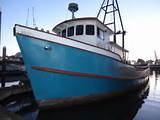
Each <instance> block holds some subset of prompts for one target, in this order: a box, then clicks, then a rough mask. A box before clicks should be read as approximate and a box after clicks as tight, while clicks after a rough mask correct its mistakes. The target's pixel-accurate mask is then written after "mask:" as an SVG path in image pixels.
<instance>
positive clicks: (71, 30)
mask: <svg viewBox="0 0 160 120" xmlns="http://www.w3.org/2000/svg"><path fill="white" fill-rule="evenodd" d="M73 35H74V26H72V27H69V28H68V31H67V36H68V37H70V36H73Z"/></svg>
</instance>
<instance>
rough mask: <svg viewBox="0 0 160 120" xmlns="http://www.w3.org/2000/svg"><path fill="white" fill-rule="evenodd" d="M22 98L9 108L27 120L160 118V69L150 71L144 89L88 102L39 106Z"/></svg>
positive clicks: (156, 119)
mask: <svg viewBox="0 0 160 120" xmlns="http://www.w3.org/2000/svg"><path fill="white" fill-rule="evenodd" d="M23 99H24V101H23V100H22V101H19V102H12V104H10V105H8V106H7V109H8V110H9V111H12V112H16V113H18V114H19V115H21V116H23V118H24V119H25V120H44V119H45V120H47V119H48V120H51V119H54V120H160V114H159V111H160V72H157V71H156V72H155V71H153V72H151V75H150V80H149V84H148V86H146V87H145V88H144V89H143V90H140V91H136V92H132V93H130V94H127V95H125V96H121V97H118V98H116V99H110V100H104V101H100V102H97V103H92V104H87V105H79V106H72V107H67V108H48V109H38V108H37V107H36V106H34V105H31V104H29V103H27V102H25V100H27V99H25V98H23Z"/></svg>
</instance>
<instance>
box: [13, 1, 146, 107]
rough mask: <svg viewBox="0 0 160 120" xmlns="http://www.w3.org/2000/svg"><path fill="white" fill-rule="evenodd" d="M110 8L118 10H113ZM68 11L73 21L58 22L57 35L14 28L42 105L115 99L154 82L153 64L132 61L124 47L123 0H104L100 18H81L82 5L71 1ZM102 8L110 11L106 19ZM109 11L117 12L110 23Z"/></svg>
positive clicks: (37, 97) (21, 27) (38, 99)
mask: <svg viewBox="0 0 160 120" xmlns="http://www.w3.org/2000/svg"><path fill="white" fill-rule="evenodd" d="M110 2H111V3H112V4H110ZM109 7H112V8H113V11H107V8H109ZM68 9H69V10H70V11H71V12H72V19H69V20H66V21H63V22H61V23H59V24H57V25H56V26H55V27H54V28H53V33H50V32H49V31H44V30H38V29H37V28H31V27H27V26H24V25H19V24H16V25H15V27H14V35H15V36H16V39H17V41H18V44H19V47H20V50H21V53H22V56H23V59H24V63H25V66H26V70H27V74H28V77H29V79H30V82H31V86H32V89H33V93H34V96H35V99H36V101H37V103H38V105H39V106H40V107H43V106H49V105H52V106H61V105H62V106H63V105H71V104H81V103H87V102H91V101H97V100H100V99H104V98H111V97H115V96H118V95H121V94H123V93H126V92H128V91H131V90H133V89H136V88H138V87H140V86H142V85H144V84H146V83H147V82H148V68H144V67H143V68H142V67H138V66H134V65H131V64H129V63H128V60H127V54H128V50H126V49H125V48H124V35H125V33H126V32H125V31H124V28H123V24H122V19H121V16H120V11H119V6H118V3H117V0H111V1H110V0H107V1H106V0H104V1H103V3H102V6H101V8H100V10H99V12H98V15H97V17H85V18H75V16H74V12H76V11H77V10H78V5H77V4H76V3H70V4H69V7H68ZM108 10H109V9H108ZM102 11H103V12H104V13H105V15H104V19H103V20H100V19H99V16H100V15H101V14H102ZM108 13H112V14H113V18H114V19H113V20H114V21H113V22H112V23H108V24H106V19H105V18H106V15H107V14H108ZM116 14H118V15H119V18H120V23H121V26H122V31H118V32H117V31H116V22H115V15H116ZM109 25H113V27H114V29H113V30H112V29H111V27H109ZM117 35H121V36H122V37H121V38H122V46H120V45H118V44H117V43H116V36H117ZM111 39H113V40H111Z"/></svg>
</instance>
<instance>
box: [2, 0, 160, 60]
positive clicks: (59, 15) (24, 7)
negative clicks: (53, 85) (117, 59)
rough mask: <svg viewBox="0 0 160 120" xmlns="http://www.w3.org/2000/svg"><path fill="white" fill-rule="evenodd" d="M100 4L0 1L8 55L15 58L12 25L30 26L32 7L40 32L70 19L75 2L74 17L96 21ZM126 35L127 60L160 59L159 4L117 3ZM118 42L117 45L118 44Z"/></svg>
mask: <svg viewBox="0 0 160 120" xmlns="http://www.w3.org/2000/svg"><path fill="white" fill-rule="evenodd" d="M102 1H103V0H0V7H1V8H2V42H1V46H7V53H8V55H12V54H15V53H16V52H18V51H19V47H18V44H17V41H16V39H15V37H14V36H13V27H14V25H15V24H23V25H25V24H26V19H27V11H28V8H29V9H30V12H29V19H28V24H29V25H30V26H32V24H33V22H32V7H34V8H35V21H36V25H37V26H38V27H39V28H44V29H46V30H50V31H51V29H52V28H53V27H54V26H55V25H56V24H58V23H59V22H62V21H63V20H66V19H70V18H71V13H70V12H69V11H68V4H69V3H70V2H76V3H78V4H79V11H78V12H77V13H76V17H86V16H93V17H95V16H96V15H97V13H98V10H99V8H100V6H101V3H102ZM118 2H119V6H120V9H121V14H122V18H123V23H124V28H125V30H126V31H127V35H126V39H125V47H126V48H127V49H128V50H129V51H130V53H129V58H130V59H137V58H142V59H146V60H147V59H154V50H156V52H157V55H158V57H159V59H160V0H118ZM118 42H119V41H118Z"/></svg>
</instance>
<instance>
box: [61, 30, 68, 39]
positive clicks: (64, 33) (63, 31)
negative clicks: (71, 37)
mask: <svg viewBox="0 0 160 120" xmlns="http://www.w3.org/2000/svg"><path fill="white" fill-rule="evenodd" d="M66 33H67V30H66V29H63V30H62V37H66V35H67V34H66Z"/></svg>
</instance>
